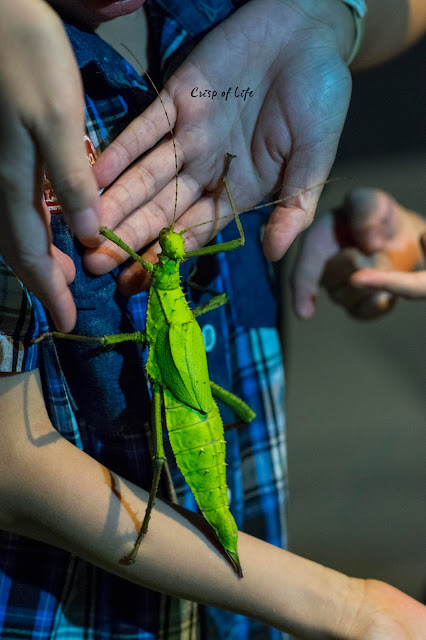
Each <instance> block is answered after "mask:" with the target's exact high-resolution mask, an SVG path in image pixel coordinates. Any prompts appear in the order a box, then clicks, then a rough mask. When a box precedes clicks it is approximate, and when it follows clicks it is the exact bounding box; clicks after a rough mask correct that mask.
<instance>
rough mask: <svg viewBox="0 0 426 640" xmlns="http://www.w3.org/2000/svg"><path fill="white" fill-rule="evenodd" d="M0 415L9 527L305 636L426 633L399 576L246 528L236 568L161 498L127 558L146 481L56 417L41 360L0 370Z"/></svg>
mask: <svg viewBox="0 0 426 640" xmlns="http://www.w3.org/2000/svg"><path fill="white" fill-rule="evenodd" d="M30 409H31V410H30ZM0 415H1V416H2V426H1V429H2V454H1V457H0V513H1V516H0V525H1V527H2V528H4V529H6V530H8V531H12V532H16V533H19V534H22V535H26V536H29V537H31V538H34V539H37V540H41V541H44V542H47V543H50V544H52V545H54V546H57V547H60V548H63V549H67V550H69V551H72V552H74V553H76V554H77V555H79V556H81V557H83V558H85V559H87V560H88V561H90V562H92V563H93V564H96V565H97V566H100V567H102V568H104V569H106V570H107V571H110V572H111V573H114V574H117V575H120V576H122V577H123V578H125V579H126V580H129V581H132V582H135V583H137V584H140V585H143V586H146V587H149V588H152V589H155V590H158V591H163V592H165V593H169V594H172V595H175V596H178V597H181V598H188V599H193V600H197V601H199V602H203V603H208V604H211V605H214V606H219V607H222V608H225V609H229V610H232V611H236V612H239V613H242V614H245V615H250V616H252V617H255V618H258V619H259V620H262V621H264V622H266V623H267V624H269V625H272V626H275V627H277V628H279V629H283V630H287V631H290V632H292V633H295V634H298V635H300V637H302V638H331V637H333V638H354V639H358V638H360V639H361V638H362V640H370V639H371V640H385V639H386V640H393V639H395V640H401V639H403V638H406V639H407V640H408V639H420V637H421V625H422V624H423V625H424V624H425V622H426V613H425V608H424V607H422V605H420V604H419V603H417V602H416V601H415V600H412V599H411V598H409V597H408V596H405V595H404V594H402V593H401V592H399V591H398V590H396V589H394V588H393V587H390V586H388V585H385V584H384V583H381V582H377V581H363V580H357V579H353V578H348V577H347V576H344V575H342V574H340V573H338V572H336V571H333V570H330V569H327V568H325V567H322V566H320V565H318V564H316V563H314V562H311V561H309V560H305V559H303V558H299V557H297V556H295V555H293V554H291V553H288V552H286V551H283V550H281V549H278V548H276V547H273V546H271V545H269V544H267V543H265V542H262V541H260V540H257V539H255V538H252V537H251V536H248V535H245V534H243V533H241V534H240V542H239V551H240V558H241V562H242V565H243V568H244V578H243V579H239V578H238V577H237V576H236V575H235V574H234V572H233V571H232V569H231V568H230V566H229V565H228V563H227V562H226V561H225V560H224V559H223V557H222V556H221V555H220V554H219V553H218V552H217V551H216V550H215V549H214V548H213V547H212V546H211V545H210V544H209V542H207V541H206V539H205V538H204V537H203V536H202V535H201V534H200V533H199V531H198V530H197V529H196V528H194V527H193V526H192V525H191V524H189V523H188V521H186V520H185V519H184V518H183V517H182V516H180V515H179V514H177V513H176V512H175V511H174V510H173V509H172V508H171V507H169V506H167V505H166V504H164V503H162V502H161V501H157V504H156V508H155V510H154V513H153V516H152V519H151V522H150V530H149V534H148V535H147V536H146V538H145V539H144V541H143V543H142V547H141V550H140V552H139V555H138V557H137V561H136V563H135V564H134V565H132V566H130V567H126V566H123V565H120V564H119V559H120V557H121V556H123V554H125V553H127V552H128V551H129V550H130V549H131V547H132V545H133V542H134V539H135V536H136V529H137V527H138V526H139V523H140V520H141V518H142V516H143V513H144V511H145V506H146V499H147V493H146V492H145V491H143V490H142V489H139V488H138V487H136V486H135V485H133V484H132V483H130V482H127V481H125V480H123V479H122V478H120V477H118V476H116V475H114V476H111V474H110V472H109V471H108V470H106V469H105V468H104V467H103V466H102V465H100V464H99V463H98V462H96V461H95V460H93V459H92V458H90V457H89V456H88V455H87V454H85V453H84V452H82V451H80V450H78V449H77V448H76V447H74V446H73V445H72V444H70V443H69V442H67V441H66V440H65V439H63V438H62V437H61V436H60V435H59V434H58V433H57V432H56V431H55V430H54V429H53V427H52V425H51V423H50V421H49V418H48V416H47V413H46V409H45V406H44V401H43V398H42V394H41V389H40V380H39V375H38V372H29V373H23V374H13V375H3V376H1V375H0ZM111 477H113V478H114V487H113V488H114V491H112V488H111ZM88 487H90V491H88ZM106 523H108V525H107V524H106ZM378 614H379V615H378ZM381 629H382V630H383V631H381ZM401 629H405V631H404V634H402V635H401V633H400V631H401Z"/></svg>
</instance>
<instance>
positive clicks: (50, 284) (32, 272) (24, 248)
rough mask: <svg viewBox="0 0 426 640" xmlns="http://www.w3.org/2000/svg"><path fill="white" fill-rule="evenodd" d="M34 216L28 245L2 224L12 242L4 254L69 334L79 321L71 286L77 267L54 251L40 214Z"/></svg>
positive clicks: (28, 236) (2, 250) (28, 227)
mask: <svg viewBox="0 0 426 640" xmlns="http://www.w3.org/2000/svg"><path fill="white" fill-rule="evenodd" d="M29 213H31V212H29ZM32 213H33V215H32V216H31V215H30V216H29V218H28V222H29V225H28V226H27V228H26V230H27V234H26V235H25V238H28V242H26V243H25V244H23V243H22V236H21V234H18V237H17V236H16V234H15V233H11V231H13V230H11V229H10V228H9V229H6V228H5V227H6V225H4V224H1V226H0V233H2V234H3V233H4V232H6V233H5V235H4V237H7V239H8V240H7V245H6V244H3V243H2V247H1V253H2V255H3V257H4V259H5V260H6V262H7V263H8V264H9V265H10V267H11V268H12V269H13V271H14V273H15V274H16V276H17V277H18V278H19V279H20V280H21V281H22V282H23V283H24V284H25V286H26V287H27V288H28V289H29V290H30V291H32V292H33V293H34V294H35V295H36V296H37V298H39V300H40V301H41V302H42V303H43V305H44V306H45V307H47V309H48V310H49V312H50V315H51V316H52V319H53V322H54V324H55V326H56V328H57V329H58V330H59V331H64V332H68V331H71V330H72V329H73V327H74V325H75V322H76V308H75V304H74V301H73V298H72V296H71V292H70V290H69V289H68V286H67V283H68V282H70V281H72V279H73V277H74V275H73V270H74V267H73V265H72V262H71V260H70V259H69V258H68V257H67V256H64V254H62V256H61V257H59V256H58V252H59V250H57V249H52V248H51V246H50V237H49V235H48V234H47V233H46V228H45V227H44V225H43V223H42V222H41V220H40V218H39V217H38V216H37V212H36V211H34V212H32ZM6 234H7V235H6ZM36 238H37V240H35V239H36ZM31 239H34V240H31ZM43 249H44V250H43ZM60 253H62V252H60ZM58 257H59V260H58V259H57V258H58ZM67 258H68V260H67ZM70 262H71V265H70Z"/></svg>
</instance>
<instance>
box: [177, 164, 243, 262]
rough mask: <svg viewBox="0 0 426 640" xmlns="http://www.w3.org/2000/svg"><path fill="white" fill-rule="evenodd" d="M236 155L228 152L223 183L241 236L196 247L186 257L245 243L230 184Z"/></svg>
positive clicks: (217, 251)
mask: <svg viewBox="0 0 426 640" xmlns="http://www.w3.org/2000/svg"><path fill="white" fill-rule="evenodd" d="M235 157H236V156H233V155H231V154H230V153H227V154H226V161H225V169H224V172H223V175H222V180H223V184H224V185H225V189H226V193H227V195H228V200H229V204H230V205H231V210H232V213H233V215H234V218H235V222H236V224H237V228H238V231H239V234H240V237H239V238H235V240H229V242H221V243H220V244H213V245H210V246H208V247H201V248H200V249H195V250H194V251H188V252H187V253H185V258H193V257H194V256H203V255H204V256H206V255H208V256H209V255H213V254H214V253H219V252H220V251H233V250H234V249H238V247H242V246H243V245H244V243H245V235H244V229H243V227H242V224H241V220H240V216H239V213H238V211H237V209H236V206H235V203H234V198H233V197H232V192H231V188H230V186H229V180H228V170H229V165H230V164H231V160H232V158H235Z"/></svg>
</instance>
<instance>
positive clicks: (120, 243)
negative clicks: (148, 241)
mask: <svg viewBox="0 0 426 640" xmlns="http://www.w3.org/2000/svg"><path fill="white" fill-rule="evenodd" d="M99 233H101V234H102V235H103V236H105V238H108V240H111V242H114V244H116V245H117V246H119V247H120V248H121V249H124V251H125V252H126V253H128V254H129V256H131V257H132V258H133V259H134V260H136V262H139V263H140V264H141V265H142V266H143V268H144V269H146V271H148V272H149V273H151V271H152V270H153V268H154V267H153V265H152V264H151V263H150V262H148V260H144V259H143V258H141V256H139V255H138V254H137V253H136V251H133V249H131V248H130V247H129V245H128V244H126V243H125V242H123V240H122V239H121V238H119V237H118V236H116V235H115V233H114V232H113V231H111V229H108V227H100V228H99Z"/></svg>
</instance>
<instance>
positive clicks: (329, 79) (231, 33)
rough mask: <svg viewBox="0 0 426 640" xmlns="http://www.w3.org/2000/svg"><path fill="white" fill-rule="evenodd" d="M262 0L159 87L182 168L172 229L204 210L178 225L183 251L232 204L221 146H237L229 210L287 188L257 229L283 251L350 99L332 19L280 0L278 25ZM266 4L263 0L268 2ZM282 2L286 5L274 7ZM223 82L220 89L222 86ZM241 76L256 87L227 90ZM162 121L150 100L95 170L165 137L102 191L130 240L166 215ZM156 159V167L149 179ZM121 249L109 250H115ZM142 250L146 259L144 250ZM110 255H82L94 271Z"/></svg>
mask: <svg viewBox="0 0 426 640" xmlns="http://www.w3.org/2000/svg"><path fill="white" fill-rule="evenodd" d="M265 4H267V3H265V1H264V0H255V1H254V2H251V3H249V5H247V6H246V7H243V9H241V10H239V11H237V12H236V13H235V14H234V15H233V16H232V17H231V18H230V19H229V20H227V21H226V22H225V23H222V24H221V25H220V26H219V27H216V29H214V30H213V31H212V32H211V33H210V34H209V35H208V36H207V37H205V38H204V39H203V40H202V41H201V43H200V44H199V45H198V46H197V47H196V48H195V49H194V51H193V52H192V53H191V54H190V56H189V57H188V58H187V60H186V61H185V62H184V63H183V64H182V65H181V67H180V68H179V69H178V71H177V72H176V73H175V74H174V75H173V76H172V77H171V79H170V80H169V82H168V83H167V85H166V87H165V90H164V92H163V93H162V97H163V101H164V103H165V104H166V107H167V111H168V114H169V118H170V120H171V123H172V125H174V127H175V140H176V146H177V156H178V165H179V168H182V170H181V172H180V174H179V188H178V207H177V215H176V221H177V224H176V228H177V229H178V230H179V229H182V228H188V227H191V226H193V225H196V224H199V223H201V222H205V221H206V220H210V221H211V224H206V225H203V226H201V227H198V228H197V229H194V231H193V232H192V233H190V234H189V233H188V234H187V235H186V236H185V238H186V248H187V250H188V249H193V248H196V247H198V246H200V245H202V244H205V243H206V242H207V241H208V240H209V239H211V237H213V236H214V235H215V233H217V232H218V231H219V230H220V229H221V228H222V227H223V226H224V225H225V224H226V223H227V222H229V220H227V221H224V220H217V218H218V217H221V216H226V215H229V212H230V209H229V204H228V202H227V200H226V197H225V196H223V189H222V188H221V182H220V178H221V176H222V173H223V168H224V157H225V154H226V153H227V152H229V153H232V154H234V155H236V156H237V160H235V161H234V163H233V164H232V168H231V171H230V182H231V185H232V190H233V194H234V198H235V202H236V205H237V208H238V210H243V209H247V208H249V207H251V206H254V205H256V204H257V203H258V202H259V201H260V200H262V199H264V198H266V197H267V196H268V195H269V194H271V193H273V192H274V191H277V190H279V191H280V198H286V200H284V201H283V202H282V204H280V206H279V207H277V209H276V210H275V211H274V213H273V214H272V217H271V220H270V223H269V225H268V229H267V233H266V236H265V251H266V253H267V255H268V257H270V258H272V259H278V258H279V257H281V255H282V254H283V253H284V251H285V250H286V249H287V247H288V246H289V245H290V244H291V242H292V240H293V239H294V237H295V236H296V235H297V233H298V232H299V231H301V230H302V229H304V228H305V227H306V226H308V224H309V223H310V222H311V220H312V217H313V213H314V209H315V206H316V203H317V200H318V197H319V194H320V191H321V187H319V186H317V187H316V188H313V187H314V186H315V185H319V184H320V183H322V182H323V181H325V180H326V178H327V175H328V172H329V170H330V167H331V164H332V162H333V160H334V155H335V152H336V148H337V143H338V139H339V136H340V132H341V129H342V127H343V122H344V118H345V115H346V110H347V106H348V102H349V94H350V78H349V74H348V72H347V69H346V67H345V66H344V64H343V62H342V60H341V58H340V56H339V55H338V52H337V50H336V46H335V43H334V41H333V39H332V38H330V33H329V30H327V29H324V28H321V29H320V28H319V27H317V25H315V26H316V28H315V29H314V28H313V27H312V29H307V28H306V15H305V16H303V20H302V17H301V16H300V15H299V14H298V13H297V12H296V11H295V10H294V6H293V5H292V4H291V3H288V7H286V3H283V5H284V9H285V11H284V13H285V12H286V14H287V18H288V20H287V23H288V25H287V28H286V29H285V30H284V31H283V29H282V28H281V25H282V24H283V22H282V20H283V15H282V13H280V15H279V16H277V15H274V11H273V9H271V10H272V14H271V13H268V14H266V15H267V17H265V13H264V5H265ZM275 5H276V3H271V6H272V7H273V8H274V9H275ZM279 11H280V12H283V8H282V7H281V6H280V9H279ZM260 12H262V13H260ZM276 12H277V13H278V9H276ZM287 23H286V24H287ZM230 61H232V63H231V64H230ZM197 87H198V92H199V90H205V89H210V90H215V91H217V93H218V95H217V96H216V97H215V99H213V100H212V99H209V98H207V97H198V96H197V95H196V96H195V97H192V96H191V92H192V93H193V94H197V91H194V90H195V88H197ZM228 87H231V91H230V94H229V97H228V99H227V100H225V98H224V97H222V96H221V92H222V91H227V89H228ZM237 87H238V90H237ZM247 87H250V89H251V90H252V91H253V95H252V96H251V97H246V99H245V100H244V99H243V98H241V97H236V93H237V94H238V93H241V90H242V89H244V88H247ZM164 121H165V118H164V111H163V109H162V107H161V105H160V104H159V103H158V101H157V104H156V103H154V106H153V107H151V108H149V109H148V110H147V111H146V112H145V114H144V115H143V116H141V118H140V119H139V122H138V121H136V122H135V123H132V125H130V127H129V128H128V130H126V131H125V132H124V133H123V134H122V135H121V136H120V138H119V139H118V143H117V144H115V145H114V143H113V145H112V146H111V147H110V148H109V149H108V150H107V151H106V153H105V154H104V155H103V157H102V159H101V162H100V163H99V165H98V167H97V169H96V170H97V173H98V178H100V181H101V182H102V183H103V184H109V183H110V182H111V181H112V180H113V179H114V178H115V177H116V176H117V175H118V174H119V173H121V172H122V171H123V170H124V169H125V167H126V166H128V165H129V164H130V162H131V161H133V160H134V159H135V158H136V157H138V156H139V155H140V154H141V153H143V152H144V151H145V150H146V149H147V148H149V147H151V146H153V145H154V144H156V143H157V142H159V141H160V140H161V139H163V142H162V143H161V144H160V145H159V146H158V147H157V148H156V149H155V150H153V151H151V153H149V154H147V155H146V156H145V157H144V159H143V160H141V161H139V162H138V163H137V165H135V166H134V167H132V168H131V169H129V170H128V171H127V172H126V173H125V174H123V176H121V177H120V178H119V180H118V181H117V183H116V184H115V185H114V186H113V187H112V188H111V189H110V190H109V191H108V192H107V193H106V194H105V195H104V196H103V202H104V220H103V222H104V224H107V225H108V226H112V227H113V228H115V229H116V231H117V233H118V234H119V235H121V236H124V239H125V240H126V241H127V242H129V244H130V245H131V246H132V247H133V248H135V249H137V250H138V249H140V248H142V247H143V246H145V245H146V244H147V243H149V242H151V241H152V240H154V239H155V238H156V237H157V236H158V232H159V230H160V229H161V228H162V227H163V226H166V225H168V224H171V222H172V220H173V215H174V190H175V187H174V180H175V169H174V154H173V152H172V148H171V144H170V141H168V140H167V138H166V139H164V136H167V132H168V128H167V127H166V126H165V125H164V124H163V122H164ZM159 122H161V124H159ZM147 131H149V132H150V135H148V136H147V135H146V133H147ZM144 140H145V141H147V140H148V142H147V143H144V142H143V141H144ZM141 144H142V145H144V146H141ZM148 145H149V146H148ZM124 147H125V148H126V152H125V154H123V148H124ZM129 149H130V150H131V151H130V152H129ZM159 167H161V176H160V177H154V178H152V176H153V173H154V170H155V169H157V168H159ZM147 176H148V179H147ZM141 178H142V180H141ZM148 183H149V184H148ZM123 189H125V190H126V193H127V198H126V199H125V202H124V203H123V197H122V196H123ZM307 189H308V191H306V190H307ZM219 195H220V197H219ZM290 196H292V197H291V198H290ZM154 253H155V251H154ZM124 258H125V256H124V255H123V256H118V260H119V261H122V260H123V259H124ZM148 258H151V259H152V258H153V255H152V251H151V255H149V254H148ZM114 261H115V262H114ZM116 262H117V252H116V251H115V252H114V258H113V259H111V256H110V255H109V254H108V252H107V251H105V248H104V247H101V248H100V249H98V250H96V251H95V252H92V253H91V255H89V256H87V266H88V267H89V268H90V269H91V270H93V271H94V272H96V273H103V272H105V271H107V270H109V269H110V268H112V267H113V266H115V264H116ZM134 270H135V267H131V268H130V271H129V270H127V272H124V275H123V276H122V277H123V280H124V281H126V280H127V282H129V278H130V280H131V276H132V274H133V271H134Z"/></svg>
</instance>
